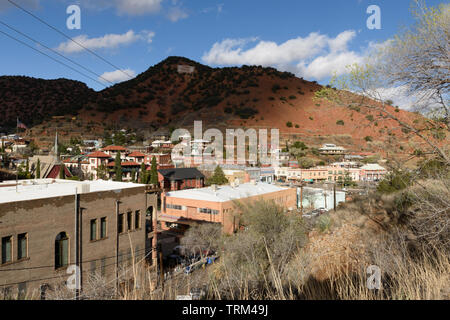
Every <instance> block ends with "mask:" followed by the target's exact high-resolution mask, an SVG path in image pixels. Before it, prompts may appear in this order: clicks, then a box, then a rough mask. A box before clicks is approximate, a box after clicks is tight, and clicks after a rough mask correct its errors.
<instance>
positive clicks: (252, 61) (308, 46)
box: [202, 30, 363, 80]
mask: <svg viewBox="0 0 450 320" xmlns="http://www.w3.org/2000/svg"><path fill="white" fill-rule="evenodd" d="M355 36H356V32H355V31H353V30H346V31H344V32H341V33H340V34H338V35H337V36H336V37H335V38H330V37H329V36H327V35H324V34H320V33H318V32H313V33H310V34H309V35H308V36H307V37H297V38H295V39H290V40H287V41H286V42H284V43H281V44H277V43H276V42H273V41H263V40H259V41H258V39H257V38H253V39H225V40H223V41H221V42H217V43H215V44H214V45H213V46H212V48H211V49H210V50H209V51H208V52H206V53H205V54H204V55H203V58H202V59H203V61H205V62H206V63H209V64H213V65H243V64H247V65H262V66H272V67H276V68H278V69H280V70H288V71H291V72H294V73H296V74H297V75H298V76H302V77H308V78H311V77H312V78H315V79H318V80H320V79H324V78H327V77H330V76H332V75H333V73H334V72H336V73H337V74H343V73H345V71H346V68H345V66H346V65H349V64H352V63H359V62H361V61H362V59H363V54H360V53H356V52H354V51H350V50H349V49H348V44H349V43H350V42H351V41H352V40H353V39H354V38H355ZM255 42H257V43H256V44H253V46H250V47H249V48H248V46H249V45H250V44H252V43H255Z"/></svg>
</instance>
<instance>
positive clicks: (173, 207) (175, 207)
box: [166, 203, 183, 210]
mask: <svg viewBox="0 0 450 320" xmlns="http://www.w3.org/2000/svg"><path fill="white" fill-rule="evenodd" d="M166 208H167V209H174V210H183V207H182V206H179V205H177V204H170V203H168V204H167V205H166Z"/></svg>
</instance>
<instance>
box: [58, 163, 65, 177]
mask: <svg viewBox="0 0 450 320" xmlns="http://www.w3.org/2000/svg"><path fill="white" fill-rule="evenodd" d="M59 178H60V179H65V178H66V170H65V166H64V164H61V165H60V166H59Z"/></svg>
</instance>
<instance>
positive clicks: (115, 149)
mask: <svg viewBox="0 0 450 320" xmlns="http://www.w3.org/2000/svg"><path fill="white" fill-rule="evenodd" d="M101 151H102V152H104V153H106V154H107V155H109V157H110V158H113V159H115V158H116V156H117V154H118V153H119V152H120V159H122V160H125V159H126V155H127V154H128V153H130V152H129V151H128V149H127V148H125V147H122V146H107V147H105V148H103V149H101Z"/></svg>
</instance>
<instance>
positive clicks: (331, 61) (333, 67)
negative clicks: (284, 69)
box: [297, 51, 363, 79]
mask: <svg viewBox="0 0 450 320" xmlns="http://www.w3.org/2000/svg"><path fill="white" fill-rule="evenodd" d="M361 62H363V57H362V56H360V55H358V54H356V53H355V52H353V51H344V52H340V53H336V52H333V53H330V54H328V55H325V56H319V57H317V58H315V59H314V60H313V61H311V62H309V63H306V62H301V63H299V64H298V65H297V72H298V73H300V74H301V76H302V77H305V78H308V79H309V78H314V79H324V78H327V77H330V76H332V75H333V74H336V75H338V76H340V75H343V74H345V73H346V72H347V68H346V66H348V65H350V64H353V63H361Z"/></svg>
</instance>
